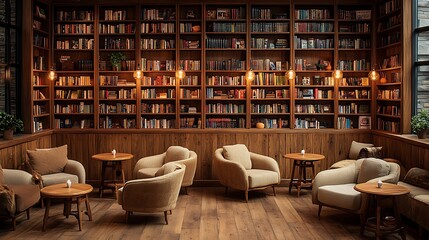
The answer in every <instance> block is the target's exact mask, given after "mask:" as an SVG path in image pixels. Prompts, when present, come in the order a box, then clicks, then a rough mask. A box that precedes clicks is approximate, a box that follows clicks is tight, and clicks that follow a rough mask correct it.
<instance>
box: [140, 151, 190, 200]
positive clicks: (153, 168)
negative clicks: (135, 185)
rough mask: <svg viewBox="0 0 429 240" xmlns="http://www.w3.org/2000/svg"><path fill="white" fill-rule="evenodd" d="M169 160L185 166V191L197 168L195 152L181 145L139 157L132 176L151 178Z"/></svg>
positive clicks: (183, 184) (183, 183) (183, 185)
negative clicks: (152, 154) (159, 152)
mask: <svg viewBox="0 0 429 240" xmlns="http://www.w3.org/2000/svg"><path fill="white" fill-rule="evenodd" d="M169 162H175V163H181V164H184V165H185V166H186V171H185V176H184V177H183V182H182V187H184V188H185V192H186V193H187V187H189V186H191V185H192V183H193V182H194V176H195V171H196V169H197V154H196V153H195V152H194V151H190V150H188V149H187V148H184V147H181V146H170V147H169V148H168V149H167V151H166V152H164V153H162V154H158V155H155V156H149V157H144V158H141V159H140V160H138V161H137V163H136V165H135V167H134V171H133V176H134V178H153V177H154V176H155V174H156V172H157V171H158V170H159V169H160V168H161V167H162V166H163V165H164V164H166V163H169Z"/></svg>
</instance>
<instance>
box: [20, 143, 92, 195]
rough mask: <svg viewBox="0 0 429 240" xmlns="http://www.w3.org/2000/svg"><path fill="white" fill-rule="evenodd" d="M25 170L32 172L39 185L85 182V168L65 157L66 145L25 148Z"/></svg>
mask: <svg viewBox="0 0 429 240" xmlns="http://www.w3.org/2000/svg"><path fill="white" fill-rule="evenodd" d="M27 155H28V158H29V161H28V162H27V163H26V170H27V172H29V173H31V174H33V177H34V178H35V180H36V182H37V183H38V184H39V185H40V187H45V186H49V185H53V184H58V183H65V182H66V181H67V180H68V179H70V181H71V182H72V183H85V176H86V175H85V168H84V167H83V165H82V164H81V163H80V162H78V161H75V160H70V159H68V158H67V145H63V146H60V147H56V148H46V149H36V150H27Z"/></svg>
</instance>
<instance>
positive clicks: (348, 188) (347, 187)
mask: <svg viewBox="0 0 429 240" xmlns="http://www.w3.org/2000/svg"><path fill="white" fill-rule="evenodd" d="M355 185H356V184H355V183H349V184H340V185H325V186H322V187H319V189H318V199H319V201H320V202H322V203H324V204H326V205H329V206H336V207H339V208H343V209H349V210H353V211H355V210H358V209H359V208H360V205H361V194H360V192H358V191H356V190H354V188H353V187H354V186H355Z"/></svg>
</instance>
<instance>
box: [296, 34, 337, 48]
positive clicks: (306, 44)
mask: <svg viewBox="0 0 429 240" xmlns="http://www.w3.org/2000/svg"><path fill="white" fill-rule="evenodd" d="M294 46H295V48H297V49H307V48H334V39H332V38H328V39H319V38H307V39H303V38H300V37H298V36H294Z"/></svg>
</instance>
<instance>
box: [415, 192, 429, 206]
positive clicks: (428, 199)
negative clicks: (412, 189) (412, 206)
mask: <svg viewBox="0 0 429 240" xmlns="http://www.w3.org/2000/svg"><path fill="white" fill-rule="evenodd" d="M414 199H416V200H417V201H420V202H424V203H426V204H427V205H429V194H427V195H417V196H416V197H415V198H414ZM428 207H429V206H428Z"/></svg>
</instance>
